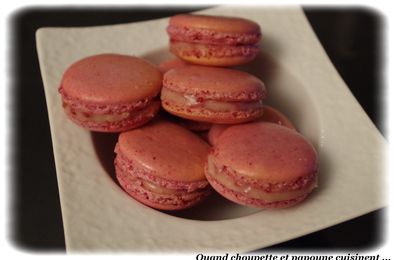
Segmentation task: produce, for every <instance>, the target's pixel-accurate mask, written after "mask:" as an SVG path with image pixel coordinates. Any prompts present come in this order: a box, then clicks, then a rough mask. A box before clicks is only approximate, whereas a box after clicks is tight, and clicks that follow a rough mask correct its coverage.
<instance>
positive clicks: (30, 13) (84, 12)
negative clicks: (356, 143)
mask: <svg viewBox="0 0 400 260" xmlns="http://www.w3.org/2000/svg"><path fill="white" fill-rule="evenodd" d="M199 8H200V7H190V8H178V7H168V8H167V7H157V8H149V7H140V8H138V7H134V6H133V7H132V6H131V7H126V8H120V7H118V8H116V7H109V8H107V7H102V8H100V9H99V8H96V9H93V8H83V7H65V8H29V9H23V10H19V11H18V12H16V13H14V14H13V15H12V17H11V18H10V20H9V26H10V32H11V33H10V35H9V36H10V42H9V43H10V46H11V53H10V55H9V64H11V66H12V67H11V70H10V71H11V73H12V78H13V80H12V85H11V87H10V97H11V103H10V104H11V106H10V107H9V111H11V122H10V125H11V128H12V130H13V132H14V134H13V136H12V144H13V147H14V148H13V149H12V150H10V156H9V159H10V161H11V163H12V165H13V167H12V171H11V172H10V173H9V174H10V177H11V178H10V179H11V182H10V185H11V186H12V187H11V189H10V190H12V194H11V197H12V201H11V202H10V206H11V207H10V210H11V212H10V217H11V220H12V225H11V227H10V229H9V234H8V235H9V238H10V239H11V241H12V242H13V243H14V244H15V245H16V246H18V247H20V248H21V249H27V250H32V251H39V252H40V251H65V241H64V236H63V226H62V219H61V212H60V202H59V197H58V189H57V179H56V173H55V166H54V158H53V151H52V144H51V137H50V129H49V122H48V115H47V109H46V101H45V97H44V89H43V84H42V80H41V76H40V70H39V64H38V58H37V53H36V44H35V31H36V30H37V29H38V28H40V27H47V26H66V27H70V26H90V25H108V24H118V23H127V22H134V21H141V20H148V19H154V18H161V17H167V16H171V15H174V14H176V13H180V12H189V11H194V10H198V9H199ZM201 8H204V7H201ZM304 10H305V14H306V16H307V18H308V20H309V21H310V24H311V25H312V27H313V29H314V30H315V32H316V34H317V36H318V38H319V39H320V41H321V43H322V45H323V46H324V48H325V50H326V52H327V53H328V55H329V57H330V59H331V60H332V62H333V64H334V65H335V67H336V69H337V70H338V72H339V73H340V75H341V76H342V77H343V79H344V81H345V82H346V84H347V85H348V86H349V88H350V89H351V91H352V93H353V94H354V96H355V97H356V98H357V100H358V101H359V102H360V104H361V105H362V107H363V108H364V110H365V111H366V112H367V114H368V115H369V117H370V118H371V120H372V121H373V122H374V123H375V125H376V126H377V127H378V129H379V130H380V131H381V133H383V134H385V129H384V121H383V120H382V119H383V118H384V117H383V113H382V111H383V109H382V108H383V104H384V101H383V100H382V93H383V89H384V87H383V86H382V83H381V82H382V78H381V71H382V50H381V45H383V44H382V43H381V41H382V38H383V37H382V23H383V22H382V21H383V17H381V16H379V15H377V14H376V13H375V12H374V11H373V10H368V9H363V8H350V9H349V8H346V9H342V8H334V9H332V8H331V9H326V8H315V7H312V8H311V7H305V8H304ZM384 219H385V209H381V210H377V211H375V212H372V213H369V214H366V215H364V216H361V217H358V218H356V219H353V220H350V221H347V222H345V223H342V224H339V225H335V226H333V227H330V228H328V229H325V230H322V231H319V232H315V233H312V234H309V235H306V236H304V237H301V238H298V239H294V240H291V241H288V242H285V243H282V244H278V245H275V246H272V247H270V248H264V249H260V251H259V252H262V251H264V250H267V249H268V250H270V249H275V250H287V249H295V250H300V249H307V250H332V249H342V250H349V249H367V248H368V249H370V248H371V247H376V246H379V244H380V243H382V242H384V239H383V238H384V229H385V225H384V224H385V222H384Z"/></svg>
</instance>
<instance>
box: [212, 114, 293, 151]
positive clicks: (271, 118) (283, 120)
mask: <svg viewBox="0 0 400 260" xmlns="http://www.w3.org/2000/svg"><path fill="white" fill-rule="evenodd" d="M256 121H264V122H270V123H275V124H278V125H282V126H286V127H289V128H291V129H294V130H295V129H296V128H295V127H294V125H293V123H292V122H290V120H289V119H288V118H287V117H286V116H285V115H284V114H283V113H282V112H280V111H278V110H277V109H275V108H273V107H271V106H265V107H264V115H263V116H262V117H260V118H259V119H257V120H256ZM229 126H231V125H221V124H213V125H212V126H211V127H210V131H208V136H207V140H208V142H209V144H211V145H214V144H215V143H216V142H217V139H218V137H219V136H220V135H221V134H222V132H223V131H225V129H227V128H228V127H229Z"/></svg>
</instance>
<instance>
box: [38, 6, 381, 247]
mask: <svg viewBox="0 0 400 260" xmlns="http://www.w3.org/2000/svg"><path fill="white" fill-rule="evenodd" d="M199 13H204V14H214V15H227V16H239V17H244V18H249V19H252V20H254V21H256V22H258V23H259V24H260V25H261V28H262V33H263V41H262V43H261V48H262V53H261V54H260V55H259V57H258V58H257V59H256V60H255V61H253V62H252V63H251V64H249V65H246V66H243V67H241V69H243V70H246V71H249V72H251V73H253V74H255V75H256V76H258V77H259V78H261V79H262V80H263V81H264V82H265V84H266V86H267V89H268V91H269V96H268V98H267V100H266V103H268V104H272V105H274V106H276V107H277V108H279V109H280V110H281V111H282V112H284V113H285V114H286V115H287V116H288V117H289V118H290V119H291V120H292V121H293V123H294V124H295V125H296V127H297V128H298V129H299V131H300V132H301V133H303V134H304V135H305V136H307V137H308V138H309V139H310V140H311V141H312V142H313V143H314V145H315V146H316V148H317V150H318V152H319V156H320V165H321V166H320V175H319V187H318V189H317V190H316V191H314V192H313V193H312V195H311V196H310V197H309V198H308V199H307V200H306V201H305V202H303V203H302V204H300V205H298V206H296V207H293V208H289V209H283V210H259V209H251V208H245V207H242V206H238V205H235V204H233V203H230V202H228V201H226V200H225V199H223V198H221V197H220V196H218V195H213V196H211V197H210V198H209V199H208V200H207V201H206V202H205V203H203V204H202V205H199V206H198V207H195V208H193V209H190V210H186V211H181V212H177V213H173V214H169V213H165V212H160V211H156V210H153V209H151V208H148V207H145V206H143V205H142V204H140V203H138V202H136V201H135V200H133V199H131V198H130V197H129V196H128V195H127V194H126V193H125V192H123V191H122V190H121V188H120V187H119V186H118V185H117V184H116V183H115V181H114V178H115V176H114V170H113V164H112V161H113V156H114V154H113V146H114V144H115V141H116V138H117V136H116V135H115V134H100V133H91V132H89V131H87V130H85V129H82V128H80V127H78V126H76V125H75V124H73V123H72V122H70V121H69V120H68V119H67V117H66V115H65V114H64V112H63V110H62V105H61V98H60V95H59V93H58V87H59V83H60V80H61V77H62V73H63V72H64V70H65V69H66V68H67V67H68V66H69V65H70V64H71V63H73V62H74V61H76V60H78V59H81V58H83V57H86V56H89V55H93V54H99V53H121V54H129V55H136V56H139V57H143V58H146V59H148V60H150V61H151V62H153V63H156V64H157V63H158V62H160V61H163V60H165V59H167V58H168V57H171V54H169V53H168V49H167V44H168V37H167V34H166V31H165V28H166V25H167V22H168V20H167V19H159V20H153V21H146V22H139V23H131V24H121V25H112V26H99V27H80V28H42V29H40V30H38V31H37V35H36V38H37V49H38V54H39V62H40V68H41V73H42V78H43V82H44V86H45V94H46V101H47V107H48V112H49V119H50V126H51V133H52V140H53V149H54V155H55V161H56V169H57V179H58V185H59V191H60V200H61V208H62V216H63V223H64V230H65V240H66V247H67V250H68V251H94V250H100V251H104V250H106V251H119V250H121V251H136V252H140V251H145V252H147V251H152V252H154V251H183V252H185V251H186V252H192V251H199V250H202V251H204V250H212V251H215V250H216V251H227V250H228V251H235V252H244V251H249V250H254V249H258V248H261V247H266V246H269V245H273V244H276V243H280V242H283V241H286V240H289V239H293V238H296V237H299V236H303V235H306V234H308V233H311V232H314V231H318V230H321V229H323V228H326V227H329V226H331V225H334V224H337V223H340V222H343V221H346V220H349V219H352V218H354V217H357V216H359V215H362V214H365V213H368V212H370V211H373V210H376V209H378V208H381V207H383V206H385V200H384V196H383V192H382V191H383V190H384V189H383V187H382V185H383V181H384V174H383V173H384V168H383V164H384V151H385V146H386V142H385V140H384V139H383V137H382V136H381V135H380V133H379V132H378V131H377V129H376V127H375V126H374V125H373V123H372V122H371V121H370V119H369V118H368V116H367V115H366V114H365V112H364V111H363V110H362V108H361V106H360V105H359V104H358V103H357V101H356V100H355V99H354V97H353V96H352V94H351V92H350V91H349V89H348V88H347V86H346V85H345V83H344V82H343V80H342V79H341V78H340V76H339V75H338V73H337V72H336V70H335V68H334V67H333V66H332V64H331V63H330V61H329V59H328V57H327V56H326V54H325V52H324V50H323V48H322V46H321V45H320V43H319V41H318V39H317V38H316V36H315V35H314V33H313V31H312V29H311V27H310V25H309V24H308V21H307V19H306V17H305V16H304V14H303V12H302V10H301V8H297V7H293V8H276V7H275V8H249V9H246V8H242V7H241V8H240V9H236V8H233V7H218V8H213V9H208V10H203V11H201V12H199Z"/></svg>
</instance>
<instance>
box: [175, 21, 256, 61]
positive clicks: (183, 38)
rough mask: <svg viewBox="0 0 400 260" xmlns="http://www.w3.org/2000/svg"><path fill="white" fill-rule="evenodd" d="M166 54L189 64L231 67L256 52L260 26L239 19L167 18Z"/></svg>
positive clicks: (254, 54)
mask: <svg viewBox="0 0 400 260" xmlns="http://www.w3.org/2000/svg"><path fill="white" fill-rule="evenodd" d="M167 32H168V34H169V37H170V51H171V52H172V53H174V54H175V55H176V56H178V57H179V58H181V59H183V60H185V61H188V62H190V63H193V64H199V65H208V66H234V65H240V64H244V63H247V62H249V61H251V60H253V59H254V58H255V57H256V56H257V54H258V52H259V42H260V40H261V30H260V26H259V25H258V24H257V23H255V22H254V21H251V20H248V19H243V18H239V17H227V16H211V15H193V14H180V15H176V16H173V17H171V18H170V20H169V25H168V27H167Z"/></svg>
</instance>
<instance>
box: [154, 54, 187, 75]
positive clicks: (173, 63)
mask: <svg viewBox="0 0 400 260" xmlns="http://www.w3.org/2000/svg"><path fill="white" fill-rule="evenodd" d="M186 65H189V64H188V63H187V62H185V61H184V60H182V59H177V58H174V59H170V60H166V61H163V62H161V63H160V64H158V69H159V70H160V71H161V72H162V73H163V74H165V73H166V72H167V71H169V70H172V69H175V68H178V67H181V66H186Z"/></svg>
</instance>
